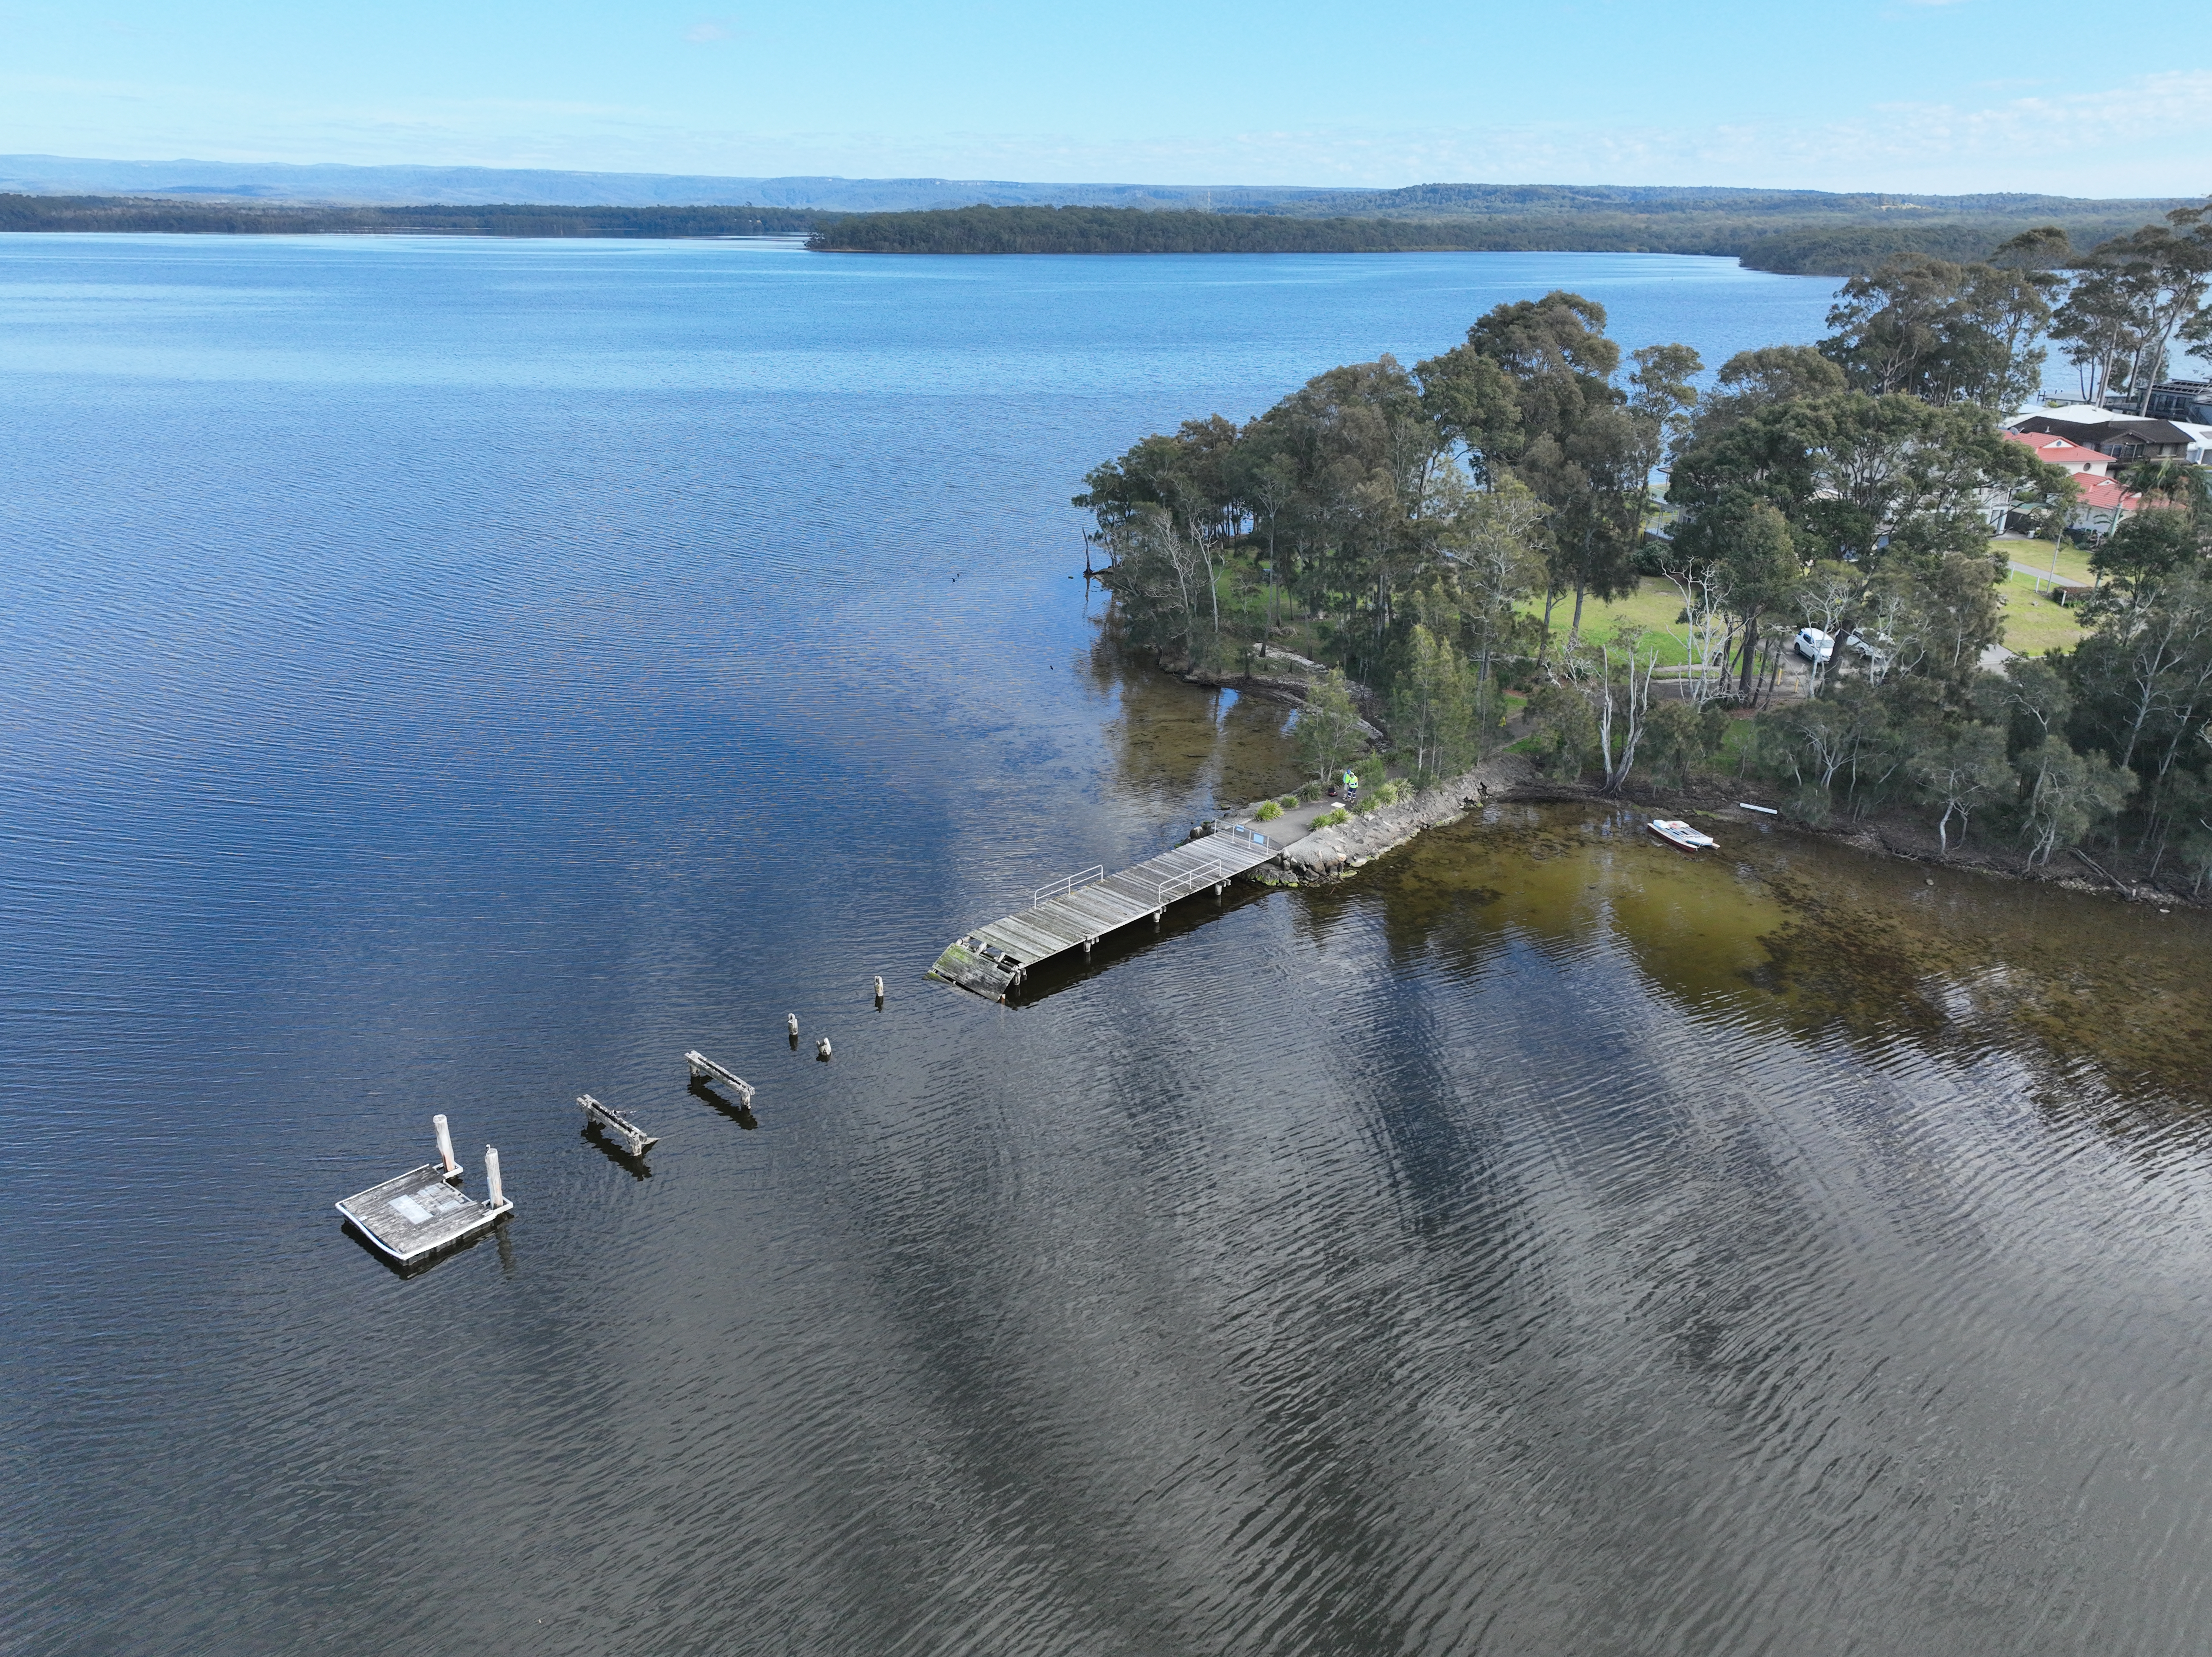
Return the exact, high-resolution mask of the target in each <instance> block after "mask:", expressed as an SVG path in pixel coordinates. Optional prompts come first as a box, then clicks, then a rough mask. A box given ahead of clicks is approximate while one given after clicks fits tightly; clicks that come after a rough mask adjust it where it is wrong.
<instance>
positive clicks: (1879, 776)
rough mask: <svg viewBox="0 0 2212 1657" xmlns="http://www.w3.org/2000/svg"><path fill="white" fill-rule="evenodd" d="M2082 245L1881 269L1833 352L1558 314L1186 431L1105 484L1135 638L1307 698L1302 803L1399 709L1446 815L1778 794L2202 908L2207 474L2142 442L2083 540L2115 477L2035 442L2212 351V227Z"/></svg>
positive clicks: (1853, 820) (1487, 329)
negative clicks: (1514, 778)
mask: <svg viewBox="0 0 2212 1657" xmlns="http://www.w3.org/2000/svg"><path fill="white" fill-rule="evenodd" d="M2063 241H2064V238H2063V236H2062V235H2061V234H2060V233H2059V232H2057V230H2055V229H2049V230H2044V231H2031V232H2028V233H2026V234H2022V235H2021V236H2018V237H2015V239H2013V240H2012V242H2011V243H2009V244H2008V246H2006V247H2005V248H2003V249H2002V250H2000V252H1999V255H1998V258H1996V260H1994V261H1993V262H1990V263H1984V264H1954V263H1950V262H1948V261H1942V260H1936V259H1929V258H1922V257H1917V256H1913V257H1901V258H1894V259H1892V260H1889V261H1887V262H1885V263H1884V264H1883V265H1882V266H1881V268H1880V269H1879V270H1877V271H1875V273H1874V274H1873V275H1872V276H1866V277H1858V278H1854V279H1852V280H1851V281H1850V282H1847V283H1846V284H1845V285H1844V287H1843V288H1842V289H1841V291H1840V292H1839V293H1838V295H1837V298H1836V302H1835V305H1834V307H1833V308H1832V310H1831V311H1830V313H1829V315H1828V325H1829V327H1830V329H1831V330H1832V331H1831V333H1830V335H1829V337H1827V338H1826V339H1823V340H1822V341H1820V343H1819V344H1818V345H1817V346H1805V345H1785V344H1777V345H1770V346H1766V347H1763V348H1759V349H1751V350H1746V351H1742V352H1739V353H1738V354H1736V355H1734V356H1732V357H1730V358H1729V360H1728V361H1726V362H1725V363H1723V364H1722V365H1721V367H1720V369H1719V372H1718V373H1717V375H1715V376H1713V379H1712V381H1711V385H1703V384H1702V383H1701V382H1702V381H1703V380H1704V378H1705V376H1704V365H1703V364H1702V363H1701V361H1699V355H1698V354H1697V352H1696V351H1694V350H1693V349H1691V348H1690V347H1688V346H1686V345H1682V344H1678V343H1647V344H1644V345H1641V346H1640V347H1638V349H1632V350H1624V349H1622V346H1621V344H1620V343H1618V342H1616V341H1614V340H1613V339H1612V338H1610V337H1608V336H1607V332H1606V325H1607V316H1606V312H1605V307H1603V306H1601V305H1600V304H1598V303H1596V302H1595V301H1594V300H1589V299H1588V298H1585V297H1583V296H1580V295H1577V294H1571V293H1565V292H1554V293H1552V294H1547V295H1546V296H1545V297H1543V298H1542V299H1540V300H1520V301H1516V302H1513V303H1509V304H1502V305H1499V306H1498V307H1495V308H1494V309H1492V310H1491V311H1490V312H1488V313H1486V314H1484V315H1482V316H1480V317H1479V318H1477V319H1475V321H1474V325H1472V326H1471V327H1470V328H1469V329H1468V332H1467V335H1466V337H1465V339H1464V340H1463V341H1462V343H1458V344H1455V345H1454V346H1453V347H1452V348H1451V349H1449V350H1445V351H1443V352H1441V353H1439V354H1438V355H1436V356H1433V357H1431V358H1428V359H1426V360H1425V361H1420V362H1417V363H1414V364H1413V365H1412V366H1411V367H1407V366H1404V365H1401V364H1400V363H1399V362H1397V361H1394V360H1393V359H1392V358H1390V357H1388V356H1385V357H1383V358H1381V359H1379V360H1377V361H1371V362H1362V363H1353V364H1348V365H1346V366H1343V367H1336V368H1332V369H1330V370H1328V372H1326V373H1322V374H1319V375H1317V376H1316V377H1315V378H1314V379H1311V380H1310V381H1309V382H1307V384H1306V385H1304V386H1302V387H1299V388H1297V389H1296V390H1293V391H1290V392H1289V394H1288V395H1286V396H1285V397H1284V398H1282V399H1281V400H1280V401H1279V402H1278V403H1277V404H1275V405H1274V406H1273V408H1270V409H1268V410H1267V411H1265V412H1264V413H1262V414H1261V415H1259V416H1255V418H1253V419H1251V420H1249V421H1248V422H1243V423H1242V424H1239V423H1237V422H1233V421H1231V420H1228V419H1225V418H1224V417H1222V416H1218V415H1215V416H1210V417H1207V418H1202V419H1196V418H1194V419H1192V420H1189V421H1187V422H1184V423H1183V424H1182V426H1181V427H1180V428H1178V429H1177V430H1176V431H1174V432H1172V433H1162V434H1155V435H1153V436H1151V437H1147V438H1145V439H1143V440H1141V441H1139V442H1138V443H1136V444H1135V445H1134V446H1132V447H1131V448H1129V449H1128V450H1127V452H1124V453H1123V454H1121V455H1120V456H1119V457H1117V458H1114V459H1111V460H1109V461H1106V462H1105V463H1104V464H1101V465H1099V466H1097V468H1095V469H1094V470H1091V472H1090V473H1089V475H1088V476H1087V477H1086V478H1085V486H1086V487H1085V490H1084V492H1083V493H1082V494H1080V495H1077V496H1076V497H1075V504H1076V505H1077V506H1079V507H1084V508H1085V509H1087V510H1088V511H1089V512H1090V513H1091V514H1092V516H1093V518H1094V519H1095V521H1096V523H1097V542H1098V543H1101V544H1103V546H1104V548H1105V549H1107V551H1108V552H1109V555H1110V556H1111V565H1110V568H1109V569H1108V570H1107V571H1106V573H1105V576H1104V580H1105V583H1106V586H1107V587H1108V588H1109V591H1110V592H1111V593H1112V595H1113V599H1114V609H1113V617H1114V622H1115V626H1116V627H1117V628H1118V629H1119V630H1120V633H1121V636H1122V638H1123V639H1124V640H1127V642H1128V643H1129V644H1131V645H1133V646H1138V647H1150V648H1152V649H1153V650H1156V651H1157V652H1159V655H1160V658H1161V659H1162V661H1163V662H1164V664H1166V665H1170V666H1174V667H1177V668H1180V669H1181V670H1182V671H1185V672H1186V673H1188V674H1190V675H1192V676H1194V677H1200V678H1201V679H1203V680H1208V681H1210V682H1212V683H1227V684H1242V685H1246V686H1249V687H1250V688H1253V689H1263V690H1270V691H1274V692H1276V693H1278V694H1285V695H1292V696H1293V697H1295V699H1297V700H1298V701H1301V702H1302V703H1303V705H1304V706H1303V708H1302V711H1301V713H1300V714H1299V717H1298V721H1297V738H1298V744H1299V746H1300V749H1301V752H1302V757H1303V759H1304V762H1305V766H1306V768H1307V775H1308V778H1309V781H1308V783H1307V785H1306V789H1307V792H1308V797H1309V798H1318V794H1319V791H1320V789H1321V787H1322V785H1323V784H1324V783H1325V782H1326V781H1327V780H1328V779H1329V778H1330V777H1331V776H1332V775H1333V774H1334V773H1335V772H1337V771H1338V770H1340V768H1343V767H1344V766H1346V765H1348V764H1352V763H1355V762H1357V763H1358V768H1359V769H1360V770H1361V771H1362V772H1364V773H1368V774H1370V780H1376V779H1375V777H1374V775H1373V774H1374V773H1376V771H1379V770H1380V769H1382V767H1381V766H1379V765H1374V764H1370V763H1368V762H1365V761H1364V760H1363V758H1362V756H1363V754H1364V753H1365V751H1366V750H1367V749H1368V747H1369V744H1370V736H1371V728H1372V727H1374V726H1378V725H1379V726H1380V727H1381V728H1382V730H1383V731H1384V732H1385V736H1384V738H1383V746H1384V747H1385V748H1386V750H1388V751H1387V752H1386V754H1385V755H1384V756H1383V761H1384V763H1386V764H1387V765H1388V766H1389V768H1391V769H1392V770H1394V771H1395V772H1397V773H1398V774H1400V776H1401V777H1402V779H1403V780H1405V781H1406V782H1407V783H1408V784H1410V785H1411V786H1413V788H1415V789H1416V790H1417V791H1420V790H1428V789H1431V788H1432V787H1434V786H1440V785H1443V784H1445V783H1448V782H1449V781H1450V780H1452V779H1455V778H1465V777H1468V776H1471V775H1473V774H1474V768H1478V767H1480V766H1481V765H1482V764H1484V763H1485V762H1488V761H1490V760H1492V759H1495V758H1497V757H1498V756H1499V755H1500V754H1501V753H1502V752H1504V751H1505V750H1513V751H1515V752H1516V753H1518V754H1519V755H1521V756H1523V757H1524V758H1525V759H1526V760H1527V761H1528V762H1532V763H1533V764H1534V765H1535V766H1537V767H1539V768H1541V770H1542V771H1543V772H1544V773H1545V774H1547V776H1548V778H1549V779H1550V782H1549V786H1552V787H1553V788H1556V789H1561V790H1568V791H1588V792H1590V793H1593V794H1595V795H1597V796H1600V797H1603V798H1623V797H1633V798H1645V799H1649V798H1653V795H1654V791H1656V792H1657V794H1658V795H1660V796H1662V797H1671V798H1673V799H1674V801H1676V802H1677V803H1678V804H1679V803H1680V802H1682V801H1684V800H1685V799H1687V800H1690V801H1698V802H1700V803H1701V804H1702V803H1704V802H1708V801H1710V802H1713V803H1719V802H1727V801H1734V800H1736V799H1739V798H1744V794H1745V792H1746V791H1749V792H1751V793H1752V797H1753V798H1758V796H1759V792H1764V793H1765V798H1767V799H1769V800H1771V801H1772V802H1773V803H1774V804H1775V805H1776V806H1777V807H1778V809H1779V810H1781V812H1783V813H1784V815H1785V816H1788V817H1790V819H1792V820H1794V821H1796V822H1798V823H1800V824H1802V825H1804V826H1806V827H1808V828H1813V829H1832V830H1836V831H1840V832H1843V833H1845V834H1848V835H1852V836H1853V837H1855V838H1858V839H1860V840H1862V841H1869V842H1870V843H1876V844H1879V845H1881V846H1882V847H1887V849H1890V850H1893V851H1902V852H1905V853H1907V854H1911V855H1926V856H1929V857H1931V858H1940V859H1952V858H1955V857H1958V856H1960V855H1961V854H1962V853H1963V854H1965V855H1967V856H1969V857H1972V859H1975V860H1976V861H1977V862H1979V863H1981V864H1983V865H1985V866H1991V867H2001V868H2007V869H2009V870H2010V871H2013V872H2016V873H2022V874H2029V875H2039V874H2049V875H2052V876H2054V877H2055V876H2057V875H2060V874H2062V873H2063V874H2064V875H2065V876H2067V877H2070V878H2073V879H2076V880H2087V879H2090V878H2091V877H2092V876H2093V877H2094V878H2095V881H2096V882H2097V883H2111V884H2112V885H2114V886H2124V887H2126V888H2128V889H2130V890H2131V891H2132V892H2133V893H2134V894H2135V895H2156V896H2157V897H2158V899H2159V901H2169V899H2171V900H2175V901H2179V900H2182V899H2185V898H2186V897H2188V896H2191V895H2201V894H2202V893H2203V892H2204V891H2205V890H2206V889H2207V888H2208V886H2212V474H2208V471H2207V469H2205V468H2203V467H2202V466H2197V465H2193V464H2188V463H2186V462H2185V461H2183V460H2181V459H2179V458H2173V457H2172V455H2170V454H2159V455H2145V456H2143V457H2142V458H2137V459H2133V460H2128V461H2126V462H2125V463H2124V464H2122V465H2121V467H2120V470H2119V476H2118V481H2119V482H2120V483H2121V484H2122V486H2123V488H2124V489H2126V490H2127V491H2128V492H2129V493H2130V496H2131V497H2132V498H2133V499H2134V501H2136V503H2137V504H2136V509H2135V510H2133V511H2132V512H2131V513H2130V514H2129V515H2128V516H2126V517H2125V518H2124V519H2122V520H2121V521H2120V522H2119V524H2118V527H2117V528H2116V529H2115V528H2112V526H2111V525H2110V524H2109V523H2107V524H2106V525H2104V526H2102V527H2100V528H2097V529H2094V530H2085V529H2083V528H2082V527H2081V524H2080V521H2079V519H2078V517H2077V513H2076V510H2075V509H2076V504H2077V500H2078V498H2079V491H2080V489H2081V482H2080V481H2079V480H2077V479H2076V477H2075V476H2074V475H2073V474H2072V473H2071V472H2069V470H2066V469H2065V468H2063V467H2061V466H2057V465H2052V464H2045V461H2044V460H2042V459H2040V458H2038V452H2037V450H2036V449H2035V448H2034V447H2033V446H2031V445H2030V444H2028V443H2027V442H2022V441H2019V440H2015V438H2014V436H2013V435H2012V434H2009V433H2008V431H2007V430H2006V428H2004V427H2003V426H2002V423H2001V422H2002V419H2003V418H2004V416H2006V415H2007V414H2008V412H2009V411H2011V410H2016V409H2018V408H2020V407H2021V406H2022V405H2023V404H2025V403H2027V400H2028V399H2029V398H2032V397H2033V395H2034V394H2035V393H2036V391H2038V389H2039V387H2040V386H2041V385H2043V383H2044V368H2045V361H2046V359H2047V357H2048V355H2049V354H2050V349H2051V346H2053V345H2055V346H2057V348H2058V349H2060V350H2062V351H2063V355H2064V356H2065V358H2066V359H2067V360H2068V361H2069V362H2070V363H2071V364H2072V365H2073V366H2074V367H2075V369H2076V371H2077V372H2078V373H2080V375H2081V380H2082V389H2083V395H2084V399H2085V400H2086V401H2088V402H2091V403H2102V402H2103V401H2104V400H2105V399H2106V398H2108V397H2112V398H2140V399H2142V400H2147V398H2148V395H2149V393H2150V390H2151V388H2152V387H2153V386H2154V385H2157V384H2159V383H2160V382H2162V381H2164V380H2166V379H2168V378H2169V376H2170V375H2171V373H2172V368H2173V364H2174V361H2175V359H2176V358H2177V357H2179V356H2183V355H2186V354H2189V353H2191V352H2203V351H2205V350H2208V349H2212V203H2207V204H2206V205H2205V206H2203V207H2194V208H2187V209H2177V210H2175V211H2173V212H2172V213H2170V214H2168V215H2166V216H2165V219H2164V222H2156V223H2153V224H2149V225H2145V226H2142V227H2140V228H2137V229H2136V230H2135V231H2133V232H2132V233H2130V234H2128V235H2126V236H2124V237H2119V238H2115V239H2113V240H2110V241H2108V242H2106V243H2103V244H2100V245H2099V246H2096V247H2094V248H2092V249H2089V250H2087V251H2086V252H2071V251H2070V250H2065V249H2063ZM2062 251H2063V252H2066V258H2065V259H2064V260H2063V264H2064V266H2065V267H2066V273H2062V271H2061V270H2059V269H2057V268H2054V261H2053V258H2052V255H2053V254H2055V253H2057V252H2062ZM1662 475H1663V476H1666V479H1667V486H1666V489H1665V491H1664V494H1663V495H1656V494H1655V491H1654V488H1653V483H1654V479H1655V477H1657V476H1662ZM2002 531H2011V532H2013V533H2015V534H2021V535H2023V536H2024V537H2026V538H2023V539H2020V540H2008V539H2004V538H2002ZM2023 555H2033V556H2034V557H2035V558H2036V559H2037V564H2036V565H2035V566H2034V567H2033V568H2031V569H2030V570H2029V571H2028V572H2027V574H2023V573H2022V572H2021V569H2020V568H2019V567H2018V566H2017V564H2016V563H2015V561H2016V560H2017V559H2019V558H2021V556H2023ZM2062 555H2063V556H2064V557H2065V558H2067V559H2069V560H2078V561H2082V562H2083V563H2085V564H2086V566H2087V568H2086V570H2085V571H2084V573H2083V575H2081V576H2075V577H2073V578H2072V579H2074V580H2081V581H2083V585H2081V586H2078V587H2076V588H2074V589H2072V592H2074V594H2075V603H2074V604H2073V605H2072V607H2071V609H2070V610H2069V611H2067V612H2064V613H2065V614H2066V615H2068V616H2069V617H2070V618H2071V619H2069V621H2068V622H2066V624H2065V628H2064V631H2063V635H2061V636H2063V643H2062V644H2060V645H2058V646H2056V647H2044V648H2037V647H2036V646H2034V645H2033V643H2032V639H2033V635H2034V634H2037V633H2039V632H2041V631H2043V630H2044V628H2045V623H2044V622H2043V619H2042V616H2039V614H2038V613H2037V612H2038V610H2041V611H2043V612H2045V613H2049V612H2051V611H2052V610H2054V609H2055V606H2054V605H2053V604H2052V603H2051V598H2050V596H2049V595H2048V594H2046V593H2045V592H2041V591H2040V589H2041V587H2042V585H2043V583H2042V582H2041V581H2040V580H2033V581H2031V580H2029V579H2028V577H2029V576H2032V575H2033V573H2034V570H2035V569H2039V568H2041V567H2042V562H2043V561H2044V560H2045V559H2048V560H2050V561H2051V563H2052V565H2053V566H2054V567H2055V566H2056V564H2057V561H2058V560H2059V559H2060V557H2061V556H2062ZM2085 577H2093V585H2092V584H2090V583H2089V582H2088V581H2087V580H2085V579H2084V578H2085ZM1801 629H1808V630H1809V631H1807V632H1801ZM1808 639H1809V640H1811V641H1812V650H1811V653H1809V654H1808V647H1807V643H1806V641H1807V640H1808ZM2008 642H2011V643H2014V644H2015V645H2016V646H2019V647H2018V648H2014V649H2008V648H2007V647H2006V646H2007V645H2008ZM1376 792H1378V793H1380V792H1381V791H1380V790H1377V791H1376Z"/></svg>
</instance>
